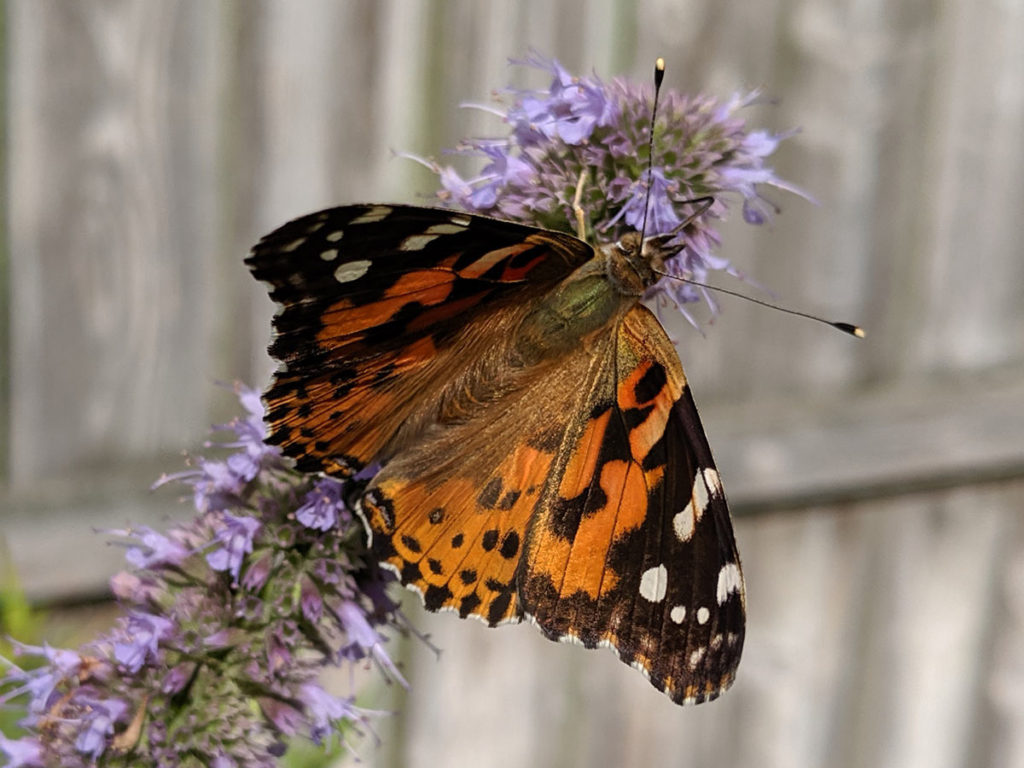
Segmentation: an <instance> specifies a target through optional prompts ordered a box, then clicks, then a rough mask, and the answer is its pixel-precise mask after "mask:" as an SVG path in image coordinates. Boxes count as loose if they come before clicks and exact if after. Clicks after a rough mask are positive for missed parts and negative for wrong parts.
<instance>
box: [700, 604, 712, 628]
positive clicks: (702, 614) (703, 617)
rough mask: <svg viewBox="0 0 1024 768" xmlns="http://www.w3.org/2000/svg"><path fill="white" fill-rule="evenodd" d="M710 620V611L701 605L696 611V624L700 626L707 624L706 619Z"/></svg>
mask: <svg viewBox="0 0 1024 768" xmlns="http://www.w3.org/2000/svg"><path fill="white" fill-rule="evenodd" d="M710 618H711V611H709V610H708V609H707V608H706V607H705V606H703V605H702V606H701V607H700V608H698V609H697V623H698V624H700V625H704V624H707V623H708V619H710Z"/></svg>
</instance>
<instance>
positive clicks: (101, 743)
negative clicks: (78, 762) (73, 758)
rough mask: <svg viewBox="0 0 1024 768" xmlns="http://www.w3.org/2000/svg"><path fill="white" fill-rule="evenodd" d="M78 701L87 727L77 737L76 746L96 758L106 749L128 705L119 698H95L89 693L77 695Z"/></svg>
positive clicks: (80, 750)
mask: <svg viewBox="0 0 1024 768" xmlns="http://www.w3.org/2000/svg"><path fill="white" fill-rule="evenodd" d="M76 703H77V704H78V705H79V706H80V707H82V709H83V710H84V711H85V712H86V714H85V716H84V717H83V718H82V719H83V721H84V722H85V728H83V729H82V730H81V731H80V732H79V734H78V737H77V738H76V739H75V748H76V749H77V750H78V751H79V752H81V753H83V754H85V755H88V756H89V757H91V758H92V759H93V760H95V759H97V758H98V757H99V756H100V755H102V754H103V753H104V752H105V751H106V749H107V746H108V744H107V742H108V737H109V736H110V735H111V734H112V733H113V732H114V726H115V725H116V724H117V723H118V722H120V721H121V720H122V718H123V717H124V715H125V713H126V712H127V711H128V705H127V704H126V703H125V702H123V701H121V700H119V699H113V698H111V699H103V698H95V697H92V696H88V695H85V696H79V697H77V701H76Z"/></svg>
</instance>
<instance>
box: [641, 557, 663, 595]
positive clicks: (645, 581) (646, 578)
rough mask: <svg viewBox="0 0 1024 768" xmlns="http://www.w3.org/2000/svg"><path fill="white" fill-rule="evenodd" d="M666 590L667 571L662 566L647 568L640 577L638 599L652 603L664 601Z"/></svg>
mask: <svg viewBox="0 0 1024 768" xmlns="http://www.w3.org/2000/svg"><path fill="white" fill-rule="evenodd" d="M667 589H668V569H667V568H665V566H664V565H657V566H655V567H654V568H648V569H647V570H646V571H644V572H643V574H641V576H640V597H642V598H644V599H645V600H648V601H650V602H652V603H660V602H661V601H662V600H664V599H665V592H666V591H667Z"/></svg>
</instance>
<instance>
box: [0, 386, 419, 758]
mask: <svg viewBox="0 0 1024 768" xmlns="http://www.w3.org/2000/svg"><path fill="white" fill-rule="evenodd" d="M239 395H240V399H241V401H242V404H243V406H244V407H245V409H246V410H247V411H248V416H247V417H245V418H239V419H236V420H235V421H233V422H232V423H231V424H229V425H225V426H224V428H226V429H230V431H231V432H233V433H234V438H235V439H234V440H232V441H231V442H230V443H227V445H228V446H230V447H231V448H232V449H233V452H232V453H231V454H230V455H229V456H228V457H227V459H225V460H216V461H215V460H209V459H205V458H199V459H198V460H197V461H196V464H195V467H194V468H193V469H191V470H189V471H186V472H182V473H179V474H177V475H174V476H171V477H165V478H163V479H162V480H161V483H164V482H168V481H171V480H176V481H180V482H184V483H187V484H188V485H189V486H191V490H192V495H193V501H194V504H195V508H196V510H197V512H198V515H197V517H196V518H195V519H194V520H193V521H192V522H190V523H188V524H187V525H183V526H181V527H178V528H175V529H172V530H171V531H170V532H168V533H159V532H157V531H154V530H151V529H149V528H137V529H133V530H123V531H116V532H114V533H115V534H117V535H118V536H120V537H121V538H123V539H124V540H125V541H126V543H127V545H128V548H127V551H126V557H127V560H128V561H129V563H130V564H131V565H132V566H133V570H132V571H130V572H123V573H120V574H118V575H117V576H115V577H114V578H113V579H112V582H111V584H112V587H113V590H114V593H115V595H116V596H117V599H118V600H119V602H120V603H121V605H122V607H123V614H122V617H121V618H120V620H119V621H118V624H117V626H116V627H115V628H114V629H113V630H112V631H111V632H109V633H108V634H106V635H104V636H102V637H100V638H98V639H96V640H94V641H93V642H91V643H89V644H88V645H86V646H84V647H82V648H81V649H79V650H77V651H72V650H58V649H54V648H50V647H48V646H42V647H37V646H25V645H22V646H20V647H19V653H20V654H21V655H27V656H36V657H39V658H40V659H42V660H43V662H44V663H43V665H42V666H39V667H38V668H36V669H32V670H23V669H22V668H20V667H19V666H14V665H12V666H11V668H10V669H9V670H8V672H7V674H6V677H5V678H4V679H3V680H2V681H0V691H2V693H0V702H2V701H12V700H15V699H25V700H27V711H28V715H27V717H26V719H25V722H24V724H25V725H26V727H27V728H28V729H29V730H30V732H31V733H32V734H33V735H31V736H29V737H26V738H23V739H20V740H12V739H6V738H4V737H3V736H2V735H0V754H6V756H7V758H8V760H9V765H12V766H57V765H59V766H67V767H69V768H72V767H74V766H91V765H97V764H102V765H104V766H128V765H131V766H140V765H153V766H157V765H158V766H196V767H197V768H198V767H199V766H215V767H216V768H241V767H242V766H245V767H247V768H248V767H249V766H268V767H269V766H274V765H276V764H277V760H276V758H277V756H278V755H280V754H281V753H282V752H283V750H284V747H285V744H286V742H287V740H288V739H289V737H291V736H293V735H296V734H305V735H306V736H309V737H311V738H312V739H314V740H316V741H318V742H320V741H322V740H323V739H324V738H325V737H326V736H328V735H329V734H330V733H331V732H333V731H334V730H337V729H338V728H344V727H345V726H349V727H353V726H354V727H356V728H359V727H361V726H366V725H367V724H368V723H367V718H368V716H369V715H370V714H372V713H370V712H368V711H366V710H363V709H360V708H359V707H357V706H356V705H355V704H354V703H353V700H352V698H350V697H338V696H335V695H332V694H330V693H328V692H327V691H326V690H325V689H324V688H322V687H321V686H320V684H319V683H318V682H317V678H318V676H319V673H320V672H322V670H323V668H324V666H325V665H329V664H334V665H338V664H353V663H371V664H375V665H376V666H377V667H378V668H379V669H380V671H381V672H382V673H383V676H384V678H385V679H387V680H389V681H390V680H397V681H399V682H401V683H403V684H404V681H403V680H402V678H401V676H400V675H399V673H398V671H397V670H396V669H395V667H394V665H393V664H392V662H391V660H390V659H389V657H388V655H387V653H386V652H385V650H384V641H385V638H384V636H383V635H382V630H383V629H385V628H386V627H388V626H391V627H392V628H399V627H400V622H401V617H400V615H399V614H398V613H397V610H396V605H395V604H394V603H393V602H391V600H390V599H389V598H388V597H387V596H386V593H385V585H386V583H387V582H388V581H389V580H390V577H389V576H387V575H385V574H384V573H382V572H380V571H379V570H378V569H377V568H376V567H375V566H374V565H373V564H372V563H369V562H367V561H366V560H365V559H364V557H365V534H364V532H363V529H362V525H361V523H360V522H359V521H358V520H357V519H354V518H353V515H352V513H351V512H350V511H349V509H348V507H347V506H346V505H345V503H344V500H343V492H344V486H343V484H342V483H340V482H338V481H335V480H331V479H325V478H321V479H316V478H312V477H309V476H306V475H301V474H299V473H297V472H295V471H294V470H291V469H289V468H288V467H286V465H285V463H284V462H283V461H282V459H281V456H280V454H279V452H278V450H277V449H276V448H274V447H271V446H268V445H266V444H265V443H264V442H263V440H262V437H263V433H264V426H263V406H262V404H261V403H260V399H259V395H258V393H256V392H254V391H251V390H247V389H240V391H239Z"/></svg>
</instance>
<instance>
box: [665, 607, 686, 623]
mask: <svg viewBox="0 0 1024 768" xmlns="http://www.w3.org/2000/svg"><path fill="white" fill-rule="evenodd" d="M668 617H669V618H670V619H672V621H674V622H675V623H676V624H682V623H683V622H684V621H686V606H685V605H677V606H676V607H675V608H673V609H672V610H671V611H669V614H668Z"/></svg>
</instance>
